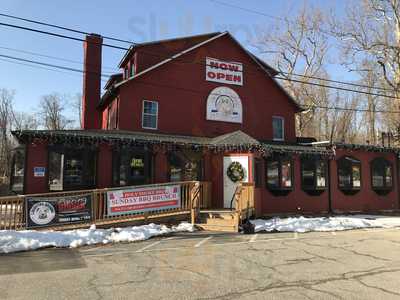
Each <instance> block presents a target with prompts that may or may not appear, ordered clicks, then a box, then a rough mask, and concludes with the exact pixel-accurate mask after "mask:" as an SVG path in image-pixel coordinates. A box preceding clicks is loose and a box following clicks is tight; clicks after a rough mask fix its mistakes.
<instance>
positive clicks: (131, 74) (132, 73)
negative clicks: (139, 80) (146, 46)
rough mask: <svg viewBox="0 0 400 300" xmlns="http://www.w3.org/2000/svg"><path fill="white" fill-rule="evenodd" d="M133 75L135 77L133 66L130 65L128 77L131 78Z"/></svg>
mask: <svg viewBox="0 0 400 300" xmlns="http://www.w3.org/2000/svg"><path fill="white" fill-rule="evenodd" d="M133 75H135V65H134V64H131V67H130V72H129V76H130V77H132V76H133Z"/></svg>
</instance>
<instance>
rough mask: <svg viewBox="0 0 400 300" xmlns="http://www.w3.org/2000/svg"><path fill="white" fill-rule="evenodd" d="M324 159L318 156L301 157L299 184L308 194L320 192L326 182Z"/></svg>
mask: <svg viewBox="0 0 400 300" xmlns="http://www.w3.org/2000/svg"><path fill="white" fill-rule="evenodd" d="M326 165H327V163H326V161H325V160H321V159H320V158H313V157H303V158H302V159H301V186H302V189H303V190H304V191H306V192H307V193H308V194H312V195H314V194H320V193H321V191H324V190H325V188H326V183H327V179H326V177H327V175H326V174H327V172H326Z"/></svg>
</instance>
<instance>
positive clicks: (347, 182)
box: [337, 156, 361, 194]
mask: <svg viewBox="0 0 400 300" xmlns="http://www.w3.org/2000/svg"><path fill="white" fill-rule="evenodd" d="M337 165H338V180H339V189H340V190H342V191H343V192H345V193H346V192H347V193H350V194H354V193H356V192H358V191H359V190H360V189H361V162H360V161H359V160H358V159H355V158H353V157H350V156H344V157H342V158H340V159H339V160H338V162H337Z"/></svg>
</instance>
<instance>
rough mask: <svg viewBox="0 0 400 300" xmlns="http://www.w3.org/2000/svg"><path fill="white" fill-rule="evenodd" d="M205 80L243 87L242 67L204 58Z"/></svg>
mask: <svg viewBox="0 0 400 300" xmlns="http://www.w3.org/2000/svg"><path fill="white" fill-rule="evenodd" d="M206 80H207V81H214V82H220V83H227V84H235V85H243V65H242V64H241V63H238V62H228V61H222V60H219V59H216V58H210V57H206Z"/></svg>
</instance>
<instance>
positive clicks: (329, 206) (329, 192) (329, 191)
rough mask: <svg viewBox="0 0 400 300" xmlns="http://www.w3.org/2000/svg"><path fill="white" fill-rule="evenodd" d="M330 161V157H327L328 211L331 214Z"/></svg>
mask: <svg viewBox="0 0 400 300" xmlns="http://www.w3.org/2000/svg"><path fill="white" fill-rule="evenodd" d="M331 162H332V159H328V213H329V214H332V213H333V212H332V189H331Z"/></svg>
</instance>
